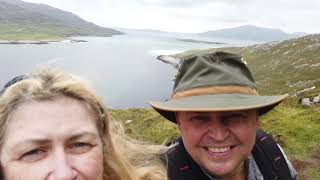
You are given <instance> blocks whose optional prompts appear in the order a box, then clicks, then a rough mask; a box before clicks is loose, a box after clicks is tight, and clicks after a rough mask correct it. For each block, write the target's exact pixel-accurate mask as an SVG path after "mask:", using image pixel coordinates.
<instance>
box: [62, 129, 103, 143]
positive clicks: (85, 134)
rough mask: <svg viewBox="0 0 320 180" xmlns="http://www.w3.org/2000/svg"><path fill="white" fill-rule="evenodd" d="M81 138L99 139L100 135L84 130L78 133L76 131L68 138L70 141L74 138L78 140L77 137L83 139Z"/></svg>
mask: <svg viewBox="0 0 320 180" xmlns="http://www.w3.org/2000/svg"><path fill="white" fill-rule="evenodd" d="M81 138H89V139H94V140H96V139H98V135H97V134H96V133H93V132H88V131H84V132H78V133H75V134H73V135H71V136H70V137H69V138H68V140H69V141H74V140H77V139H81Z"/></svg>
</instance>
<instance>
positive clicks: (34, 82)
mask: <svg viewBox="0 0 320 180" xmlns="http://www.w3.org/2000/svg"><path fill="white" fill-rule="evenodd" d="M61 96H67V97H71V98H74V99H77V100H79V101H82V102H83V103H85V104H86V105H87V106H88V107H89V108H90V109H91V110H92V111H93V112H94V114H95V115H96V118H97V127H98V131H99V133H100V137H101V139H102V143H103V152H104V159H103V166H104V174H103V179H104V180H106V179H108V180H160V179H161V180H162V179H166V175H165V173H164V172H165V170H164V169H163V167H162V166H161V165H160V164H161V163H160V162H159V158H158V155H159V154H160V153H161V149H162V147H161V146H157V145H148V144H145V143H141V142H138V141H134V140H132V139H130V138H128V137H127V136H126V135H125V134H124V130H123V128H122V126H121V125H120V124H119V123H117V121H115V120H111V121H110V120H109V118H108V114H107V112H106V107H105V106H104V104H103V103H102V101H101V99H100V98H98V97H97V96H96V94H95V92H94V91H93V90H92V89H90V88H89V87H88V86H87V85H86V83H84V82H83V80H81V79H80V78H78V77H76V76H74V75H72V74H69V73H66V72H64V71H61V70H57V69H49V68H47V69H41V70H37V71H34V72H33V73H32V74H30V75H27V76H25V77H23V78H20V79H19V81H18V82H13V83H12V84H10V85H9V86H8V87H6V88H5V89H3V91H2V92H1V93H0V149H1V146H2V144H3V141H4V136H5V132H6V129H7V128H6V127H7V123H8V122H7V120H8V117H9V116H10V114H11V113H12V112H13V111H14V109H15V107H17V106H18V105H19V104H21V103H24V102H27V101H41V100H53V99H55V98H58V97H61Z"/></svg>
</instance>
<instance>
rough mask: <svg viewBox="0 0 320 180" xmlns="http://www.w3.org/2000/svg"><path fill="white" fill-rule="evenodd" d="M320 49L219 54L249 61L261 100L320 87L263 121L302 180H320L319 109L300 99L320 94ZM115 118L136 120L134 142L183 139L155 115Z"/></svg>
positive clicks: (313, 41) (133, 112)
mask: <svg viewBox="0 0 320 180" xmlns="http://www.w3.org/2000/svg"><path fill="white" fill-rule="evenodd" d="M319 43H320V36H318V35H315V36H307V37H304V38H299V39H294V40H288V41H283V42H280V43H272V44H271V43H269V44H263V45H255V46H251V47H245V48H225V49H219V50H227V51H231V52H236V53H241V54H242V55H243V56H244V58H245V60H246V61H247V62H248V66H249V67H250V68H251V69H252V71H253V74H254V76H255V77H256V81H257V84H258V89H259V91H260V93H261V94H279V93H290V94H295V93H296V92H298V91H300V90H302V89H304V88H308V87H311V86H313V85H316V86H317V88H316V89H314V90H312V91H309V92H305V93H302V94H300V96H291V97H290V98H289V99H288V100H286V101H285V102H283V103H282V104H281V105H279V106H278V107H277V108H275V109H274V110H273V111H271V112H270V113H268V114H267V115H265V116H263V117H261V122H262V123H261V124H262V127H263V129H265V130H266V131H268V132H269V133H271V134H272V135H273V136H274V137H275V138H276V139H277V141H278V142H279V143H280V144H281V145H282V146H283V148H284V149H285V151H286V152H287V155H288V157H289V158H290V159H291V160H292V161H293V163H294V165H295V167H296V168H297V169H298V171H299V179H320V173H319V172H320V155H319V154H320V107H303V106H301V105H299V104H298V100H299V98H301V97H309V96H314V95H319V94H320V86H319V84H320V83H319V82H320V81H319V80H320V79H319V78H320V71H319V69H320V66H318V67H313V66H312V64H313V65H314V64H317V63H320V58H319V57H320V46H318V44H319ZM216 50H217V49H208V50H202V52H203V53H208V52H212V51H216ZM195 51H197V52H199V50H195ZM190 53H194V51H188V52H184V53H182V54H177V55H175V56H176V57H179V58H183V57H185V56H187V55H188V54H190ZM305 64H308V65H305ZM300 66H302V67H300ZM111 114H112V116H113V117H115V118H117V119H119V120H121V121H123V122H125V121H126V120H133V121H132V122H131V123H128V124H125V126H126V128H127V132H128V134H130V135H131V136H133V137H135V138H139V139H143V140H147V141H151V142H155V143H162V142H167V141H169V140H170V139H173V138H175V137H177V136H178V131H177V129H176V127H175V125H174V124H173V123H170V122H168V121H166V120H164V119H163V118H162V117H160V116H159V115H158V114H157V113H156V112H154V111H153V110H150V109H127V110H112V111H111Z"/></svg>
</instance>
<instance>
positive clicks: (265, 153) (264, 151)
mask: <svg viewBox="0 0 320 180" xmlns="http://www.w3.org/2000/svg"><path fill="white" fill-rule="evenodd" d="M251 153H252V155H253V157H254V159H255V161H256V163H257V165H258V167H259V170H260V172H261V174H262V175H263V177H264V179H266V180H269V179H270V180H290V179H292V177H291V174H290V171H289V168H288V165H287V162H286V159H285V158H284V156H283V154H282V152H281V150H280V148H279V146H278V145H277V143H276V142H275V141H274V139H273V138H272V137H271V136H270V135H269V134H267V133H266V132H264V131H263V130H261V129H259V130H258V131H257V134H256V143H255V145H254V147H253V149H252V151H251Z"/></svg>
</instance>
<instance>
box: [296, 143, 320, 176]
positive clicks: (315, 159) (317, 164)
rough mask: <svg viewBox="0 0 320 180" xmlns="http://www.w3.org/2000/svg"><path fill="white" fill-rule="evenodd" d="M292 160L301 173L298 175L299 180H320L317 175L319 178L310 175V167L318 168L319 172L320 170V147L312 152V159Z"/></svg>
mask: <svg viewBox="0 0 320 180" xmlns="http://www.w3.org/2000/svg"><path fill="white" fill-rule="evenodd" d="M291 162H292V164H293V166H294V167H295V168H296V170H297V171H298V173H299V175H298V179H299V180H320V177H317V179H314V178H312V177H310V176H309V175H308V169H310V168H315V169H318V172H320V148H318V149H317V150H315V151H314V152H313V153H312V154H311V159H308V160H298V159H293V160H291ZM319 174H320V173H319Z"/></svg>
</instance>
